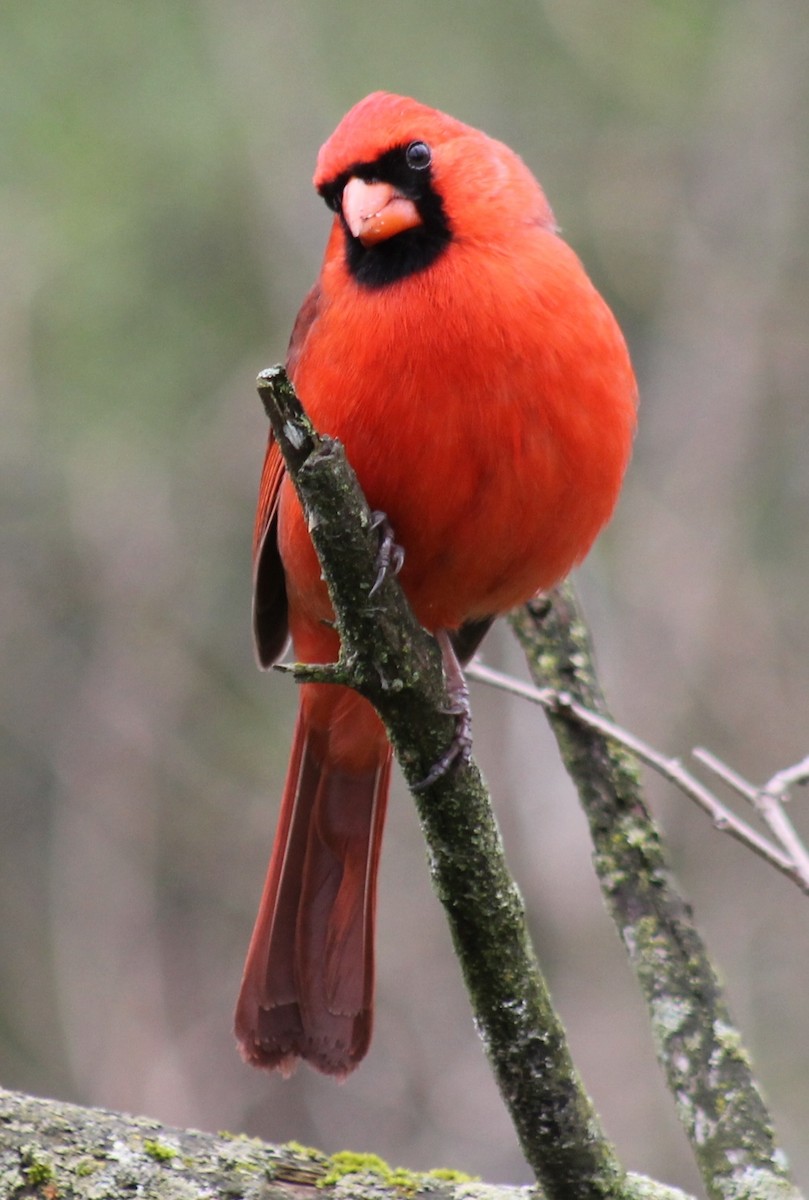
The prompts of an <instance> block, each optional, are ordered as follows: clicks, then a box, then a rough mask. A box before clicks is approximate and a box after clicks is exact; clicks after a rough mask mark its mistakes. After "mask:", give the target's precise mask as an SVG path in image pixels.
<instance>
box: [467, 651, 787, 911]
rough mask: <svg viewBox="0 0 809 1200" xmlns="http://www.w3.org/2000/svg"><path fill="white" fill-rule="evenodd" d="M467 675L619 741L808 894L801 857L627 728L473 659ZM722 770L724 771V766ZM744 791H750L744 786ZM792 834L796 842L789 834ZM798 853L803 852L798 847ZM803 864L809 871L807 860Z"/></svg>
mask: <svg viewBox="0 0 809 1200" xmlns="http://www.w3.org/2000/svg"><path fill="white" fill-rule="evenodd" d="M466 674H467V676H468V677H469V678H470V679H476V680H477V681H478V682H480V683H487V684H489V685H491V686H492V687H496V688H499V689H500V690H501V691H504V692H510V693H511V694H512V695H514V696H520V697H522V698H523V699H524V700H529V701H530V702H531V703H533V704H539V705H540V706H541V707H542V708H544V709H545V710H546V711H547V712H551V713H554V712H556V713H558V712H562V711H564V712H568V713H570V714H571V715H572V716H574V717H575V718H576V720H577V721H579V722H580V723H581V724H582V725H586V726H587V727H588V728H590V729H594V730H597V731H598V732H599V733H602V734H604V735H605V736H606V737H610V738H612V739H613V740H614V741H616V742H618V743H619V745H621V746H624V747H625V749H627V750H631V751H632V753H633V754H635V755H637V757H638V758H639V759H640V760H641V761H642V762H645V763H646V764H647V766H650V767H652V769H653V770H655V771H657V773H658V774H659V775H662V776H663V777H664V779H668V780H669V782H670V783H673V784H675V786H676V787H678V788H679V789H680V791H682V792H684V793H685V795H686V796H688V797H689V798H690V799H691V800H693V801H695V803H696V804H698V805H699V807H700V808H701V809H703V811H704V812H706V813H707V814H708V816H709V817H710V818H711V821H712V822H713V825H714V827H715V828H716V829H718V830H720V831H721V832H723V833H728V834H729V835H730V836H731V837H733V838H736V840H737V841H739V842H742V843H743V844H744V845H746V846H747V847H748V848H749V849H750V850H753V851H754V852H755V853H756V854H758V855H759V856H760V857H761V858H763V859H765V860H766V861H767V862H769V863H770V864H771V865H772V866H774V867H776V869H777V870H779V871H781V873H782V874H784V875H786V876H787V878H789V879H791V880H792V881H793V883H797V884H798V886H799V887H800V888H801V889H802V890H803V891H805V892H807V893H809V874H807V873H806V872H805V871H804V868H803V865H802V858H801V855H800V854H799V855H798V856H797V857H796V856H794V855H793V852H792V849H791V847H790V848H789V849H788V850H787V853H784V852H783V851H782V850H781V849H779V847H778V846H776V845H775V843H774V842H771V841H770V840H769V839H768V838H766V837H764V836H762V834H760V833H758V832H757V831H756V830H755V829H753V827H752V826H751V825H748V823H747V822H746V821H743V820H742V819H741V818H740V817H738V816H736V814H735V813H734V812H733V811H732V809H730V808H728V807H727V805H725V804H723V803H722V801H721V800H720V799H719V797H718V796H716V795H715V794H714V793H713V792H712V791H711V790H710V789H709V788H707V787H706V786H705V784H703V783H702V782H701V781H700V780H699V779H697V777H696V776H695V775H693V774H692V773H691V772H690V771H689V770H688V768H687V767H684V766H683V764H682V762H681V761H680V760H679V759H678V758H667V757H666V756H665V755H663V754H660V753H659V752H658V751H657V750H655V749H654V748H653V747H652V746H650V745H649V744H648V743H647V742H644V741H643V740H642V739H641V738H639V737H636V736H635V734H632V733H629V732H628V731H627V730H626V729H622V728H621V726H620V725H615V724H614V723H613V722H612V721H608V720H606V719H605V718H604V717H600V716H598V715H597V714H596V713H593V712H591V711H590V710H589V709H587V708H585V707H584V706H583V705H581V704H578V703H577V702H576V701H574V700H573V699H571V697H570V696H567V695H566V694H565V693H564V692H557V691H555V690H554V689H553V688H536V687H533V686H532V685H531V684H530V683H522V682H520V680H518V679H514V678H512V677H511V676H510V675H505V674H504V673H503V672H501V671H496V670H494V669H493V668H492V667H487V666H485V665H484V664H483V663H481V662H479V661H477V660H475V661H474V662H471V663H470V664H469V666H468V667H467V668H466ZM702 753H703V752H700V754H699V755H698V757H702ZM695 754H696V752H695ZM706 765H709V764H706ZM722 765H723V766H724V764H722ZM717 773H718V772H717ZM729 773H730V768H726V771H725V772H723V773H722V778H723V779H724V780H725V782H727V783H729V784H730V783H731V781H730V779H729V778H728V775H729ZM737 782H738V784H739V785H743V784H744V780H741V779H740V777H737ZM731 786H734V787H735V788H736V790H740V786H736V784H735V783H733V784H731ZM747 786H748V787H749V785H747ZM750 790H751V791H752V792H754V793H755V792H756V789H755V788H750ZM741 794H742V795H744V796H745V798H746V799H751V802H752V797H751V796H749V795H748V794H747V790H742V791H741ZM790 828H791V826H790ZM792 832H793V834H794V836H795V838H796V839H797V834H795V831H794V829H793V830H792ZM779 841H781V842H782V845H784V846H785V847H786V842H784V841H783V840H782V839H781V837H780V836H779ZM799 844H800V843H799ZM801 849H803V848H802V847H801ZM803 854H806V851H805V850H803ZM806 865H807V866H809V860H808V861H807V864H806Z"/></svg>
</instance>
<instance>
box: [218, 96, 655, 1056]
mask: <svg viewBox="0 0 809 1200" xmlns="http://www.w3.org/2000/svg"><path fill="white" fill-rule="evenodd" d="M425 160H426V161H425ZM315 185H316V187H317V188H318V190H320V191H321V193H322V194H323V195H324V197H325V198H326V200H327V202H329V203H330V205H331V206H332V207H334V208H335V209H336V216H335V219H334V223H333V227H332V231H331V236H330V238H329V241H328V245H327V247H326V253H325V257H324V261H323V266H322V269H321V272H320V277H319V279H318V282H317V284H316V285H315V287H314V288H313V289H312V291H311V292H310V294H309V296H308V297H307V299H306V301H305V302H304V305H303V307H302V309H301V312H300V314H299V316H298V320H297V322H296V325H295V329H294V331H293V336H292V341H291V345H290V350H289V357H288V368H289V371H290V374H291V376H292V379H293V381H294V383H295V386H296V388H297V390H298V392H299V394H300V396H301V398H302V400H303V403H304V405H305V407H306V409H307V412H308V413H309V415H310V417H311V418H312V420H313V422H314V424H315V426H316V427H317V428H318V429H319V430H320V431H321V432H323V433H327V434H331V435H332V436H334V437H337V438H339V439H340V441H341V442H343V444H344V445H345V448H346V451H347V454H348V457H349V460H350V462H351V464H352V466H353V467H354V470H355V471H356V473H357V476H358V477H359V480H360V483H361V484H362V487H363V490H364V492H365V495H366V497H367V499H368V502H369V504H370V505H371V507H372V508H374V509H378V510H381V511H383V512H385V513H386V514H387V517H388V519H389V521H390V523H391V525H392V528H393V530H394V534H395V537H396V541H397V542H398V543H399V544H400V545H401V546H402V547H403V549H404V553H405V558H404V566H403V569H402V571H401V574H400V581H401V583H402V586H403V587H404V589H405V591H406V593H407V595H408V597H409V599H410V602H411V604H412V606H413V608H414V611H415V613H416V615H417V616H418V618H419V620H420V621H421V622H422V623H423V624H424V625H425V626H426V627H427V628H428V629H430V630H432V631H436V630H439V629H446V630H451V631H455V630H458V629H459V628H461V627H463V626H464V625H466V624H468V623H474V622H478V621H483V620H485V619H486V618H490V617H492V616H494V615H496V614H499V613H503V612H506V611H508V610H509V609H510V608H512V607H514V606H515V605H516V604H519V603H522V602H524V601H525V600H527V599H528V598H529V597H530V596H532V595H534V594H535V593H536V592H537V591H539V590H541V589H543V588H546V587H549V586H551V585H552V584H554V583H556V582H558V581H559V580H560V579H561V578H563V577H564V576H565V575H566V574H567V572H568V571H569V570H570V568H571V567H572V566H574V564H575V563H577V562H579V561H580V560H581V559H582V558H583V557H584V555H585V554H586V553H587V551H588V550H589V548H590V546H591V544H592V542H593V540H594V538H595V537H596V535H597V533H598V532H599V530H600V529H601V528H602V526H603V525H604V524H605V522H606V521H607V520H608V518H609V516H610V514H611V512H612V509H613V507H614V505H615V501H616V499H617V496H618V492H619V489H620V485H621V480H622V477H623V473H624V470H625V467H626V463H627V460H628V458H629V453H630V449H631V442H632V436H633V431H634V425H635V401H636V389H635V382H634V377H633V374H632V368H631V365H630V362H629V357H628V354H627V350H626V346H625V344H624V340H623V338H622V336H621V333H620V331H619V329H618V326H617V324H616V322H615V319H614V318H613V316H612V314H611V312H610V310H609V309H608V307H607V306H606V304H605V303H604V301H603V300H602V299H601V297H600V296H599V294H598V293H597V292H596V290H595V289H594V287H593V286H592V284H591V283H590V281H589V279H588V278H587V275H586V274H585V272H584V269H583V267H582V266H581V263H580V262H579V260H578V258H577V257H576V255H575V254H574V253H573V251H572V250H571V249H570V248H569V247H568V246H567V245H566V244H565V242H563V241H562V240H561V239H560V237H559V236H558V234H557V232H556V229H555V226H554V222H553V216H552V213H551V210H550V208H549V206H548V203H547V201H546V199H545V196H544V194H543V192H542V190H541V188H540V187H539V185H538V183H537V182H536V180H535V179H534V177H533V176H532V175H531V173H530V172H529V171H528V169H527V167H526V166H525V165H524V163H523V162H522V161H521V160H520V159H519V158H518V157H517V155H516V154H514V153H513V152H512V151H511V150H509V149H508V147H506V146H504V145H503V144H502V143H500V142H497V141H494V140H493V139H492V138H489V137H487V136H486V135H485V134H483V133H481V132H479V131H478V130H475V129H472V128H470V127H469V126H467V125H464V124H462V123H461V122H460V121H456V120H454V119H453V118H451V117H448V116H446V115H444V114H443V113H439V112H436V111H434V110H432V109H430V108H427V107H425V106H424V105H421V104H418V103H416V102H415V101H413V100H409V99H406V98H403V97H400V96H392V95H387V94H385V93H375V94H373V95H371V96H368V97H367V98H366V99H365V100H363V101H362V102H361V103H360V104H358V105H356V107H355V108H353V109H352V110H351V112H349V113H348V115H347V116H346V117H345V118H344V119H343V121H342V122H341V123H340V125H339V126H338V128H337V130H336V131H335V133H334V134H333V135H332V137H331V138H330V139H329V140H328V141H327V142H326V144H325V145H324V147H323V148H322V150H321V152H320V155H319V157H318V163H317V170H316V173H315ZM255 561H256V574H255V609H254V614H255V616H254V624H255V632H256V641H257V646H258V650H259V657H260V659H261V661H262V663H263V664H264V665H268V664H269V663H270V662H272V661H273V660H274V659H275V657H277V656H278V654H280V653H281V652H282V650H283V646H284V644H285V641H286V637H287V631H288V632H289V633H290V634H291V636H292V641H293V646H294V650H295V655H296V657H297V658H298V659H299V660H301V661H303V662H328V661H333V660H334V659H335V658H336V655H337V651H338V641H337V636H336V634H335V633H334V632H333V631H332V630H331V629H330V628H329V627H328V625H327V624H326V622H328V621H329V619H330V618H331V616H332V612H331V608H330V605H329V600H328V596H327V593H326V589H325V585H324V584H323V581H322V579H321V573H320V566H319V564H318V562H317V559H316V556H315V553H314V549H313V547H312V544H311V541H310V539H309V535H308V533H307V530H306V525H305V520H304V517H303V514H302V511H301V509H300V506H299V503H298V501H297V498H296V496H295V494H294V490H293V488H292V485H291V483H290V481H289V480H288V479H287V478H286V476H285V474H284V471H283V465H282V463H281V458H280V454H279V452H278V449H277V447H276V446H275V444H274V443H273V441H272V439H271V440H270V444H269V447H268V450H267V457H266V460H265V465H264V471H263V475H262V482H261V490H260V496H259V506H258V513H257V517H256V537H255ZM389 771H390V748H389V746H388V743H387V739H386V737H385V733H384V729H383V727H382V725H381V723H380V722H379V719H378V718H377V716H376V714H375V713H374V712H373V710H372V709H371V707H370V706H369V705H368V704H367V702H366V701H364V700H362V699H361V698H360V697H358V696H357V695H355V694H354V693H352V692H349V691H346V690H345V689H343V688H338V687H332V686H325V685H306V686H304V687H302V688H301V697H300V712H299V716H298V722H297V726H296V730H295V737H294V742H293V751H292V760H291V762H290V767H289V773H288V776H287V783H286V788H285V791H284V795H283V799H282V805H281V816H280V820H279V826H278V831H277V834H276V842H275V849H274V851H273V856H272V859H271V862H270V867H269V871H268V876H267V882H266V885H265V890H264V895H263V897H262V901H261V907H260V910H259V915H258V919H257V922H256V927H255V930H254V933H253V938H252V941H251V943H250V949H249V951H248V956H247V962H246V965H245V973H244V979H243V983H242V991H241V995H240V997H239V1003H238V1007H237V1013H236V1031H237V1035H238V1038H239V1041H240V1043H241V1047H242V1051H243V1053H244V1055H245V1057H246V1058H247V1059H248V1060H249V1061H251V1062H254V1063H256V1064H257V1065H261V1066H268V1067H279V1068H280V1069H281V1070H282V1071H284V1072H285V1073H286V1072H289V1071H290V1070H291V1069H292V1068H293V1067H294V1065H295V1062H296V1060H297V1059H298V1058H304V1059H306V1060H308V1061H309V1062H310V1063H311V1064H312V1065H313V1066H315V1067H317V1068H319V1069H320V1070H322V1071H325V1072H327V1073H330V1074H334V1075H338V1076H343V1075H345V1074H346V1073H347V1072H349V1071H351V1070H352V1069H353V1068H354V1067H355V1066H356V1065H357V1063H358V1062H359V1060H360V1059H361V1058H362V1056H363V1055H364V1053H365V1052H366V1050H367V1047H368V1041H369V1039H370V1034H371V1019H372V1002H373V995H372V993H373V924H374V904H375V882H376V874H377V865H378V859H379V849H380V840H381V835H382V824H383V819H384V810H385V804H386V800H387V787H388V776H389Z"/></svg>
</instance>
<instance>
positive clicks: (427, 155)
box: [405, 142, 433, 171]
mask: <svg viewBox="0 0 809 1200" xmlns="http://www.w3.org/2000/svg"><path fill="white" fill-rule="evenodd" d="M432 160H433V152H432V150H431V149H430V147H429V146H428V145H427V143H426V142H411V143H410V145H409V146H408V147H407V149H406V150H405V162H406V163H407V165H408V166H409V167H411V168H412V169H413V170H414V171H424V170H425V169H426V168H427V167H429V165H430V163H431V162H432Z"/></svg>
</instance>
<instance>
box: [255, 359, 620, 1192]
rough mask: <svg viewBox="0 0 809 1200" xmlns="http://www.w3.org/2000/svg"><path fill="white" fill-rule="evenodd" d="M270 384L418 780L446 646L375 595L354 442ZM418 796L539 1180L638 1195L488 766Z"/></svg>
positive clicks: (436, 746) (384, 704)
mask: <svg viewBox="0 0 809 1200" xmlns="http://www.w3.org/2000/svg"><path fill="white" fill-rule="evenodd" d="M259 390H260V394H261V397H262V401H263V403H264V405H265V408H266V410H267V412H268V415H269V417H270V420H271V422H272V426H273V431H274V434H275V437H276V438H277V440H278V443H279V446H280V448H281V451H282V453H283V454H284V457H285V460H286V463H287V467H288V470H289V473H290V475H291V476H292V479H293V482H294V483H295V486H296V488H297V489H298V493H299V495H300V497H301V501H302V503H303V506H304V510H305V512H306V515H307V519H308V523H309V528H310V530H311V533H312V540H313V542H314V544H315V548H316V550H317V552H318V555H319V557H320V561H321V565H322V567H323V574H324V577H325V579H326V582H327V585H328V587H329V592H330V595H331V600H332V604H333V607H334V611H335V616H336V621H337V626H338V629H339V632H340V637H341V642H342V652H341V657H340V662H339V664H338V674H339V678H340V680H341V682H349V683H350V684H351V686H353V687H355V688H356V689H357V691H359V692H361V693H362V694H363V695H364V696H366V697H367V698H368V699H369V700H370V701H371V702H372V703H373V704H374V705H375V707H376V708H377V710H378V712H379V713H380V715H381V717H382V719H383V720H384V722H385V725H386V727H387V729H388V732H389V735H390V738H391V742H392V744H393V746H394V749H395V751H396V754H397V757H398V759H399V762H400V763H401V765H402V768H403V771H404V774H405V777H406V779H407V780H408V782H409V783H410V784H411V786H413V785H415V784H418V783H419V782H420V781H421V780H423V779H424V777H425V775H426V774H427V772H428V771H429V769H430V767H431V766H432V764H433V763H434V762H435V761H436V760H437V759H438V758H440V756H441V755H442V754H443V753H444V751H445V750H446V748H447V746H448V745H449V743H450V740H451V738H452V736H453V734H454V720H453V718H452V717H450V716H448V715H447V711H448V709H449V708H450V698H449V696H448V695H447V692H446V686H445V682H444V679H443V671H442V668H441V660H440V654H439V652H438V649H437V646H436V645H435V643H434V641H433V639H432V638H430V637H429V635H427V634H426V633H425V632H424V630H423V629H421V627H420V626H419V625H418V623H417V622H416V621H415V618H414V617H413V616H412V614H411V612H410V610H409V607H408V605H407V602H406V600H405V597H404V595H403V593H402V591H401V588H400V587H399V585H398V583H397V582H396V580H395V579H394V578H392V577H388V578H386V579H385V581H384V583H383V584H382V586H381V587H380V588H379V589H378V591H377V592H376V593H375V594H374V595H373V597H371V598H370V599H369V596H370V593H371V588H372V586H373V584H374V581H375V578H376V573H377V569H376V563H375V556H376V552H377V548H378V540H377V535H376V533H375V532H374V530H373V529H372V525H371V514H370V512H369V510H368V507H367V505H366V504H365V501H364V499H363V497H362V493H361V491H360V489H359V486H358V484H357V481H356V477H355V476H354V474H353V472H352V471H351V468H350V467H349V465H348V463H347V462H346V459H345V456H344V454H343V451H342V448H341V447H340V446H339V445H338V444H337V443H336V442H334V441H332V440H331V439H328V438H321V437H320V436H319V435H318V434H317V433H316V432H315V430H314V429H313V428H312V426H311V423H310V422H309V421H308V419H307V417H306V416H305V414H304V413H303V410H302V409H301V407H300V404H299V402H298V400H297V398H296V396H295V393H294V391H293V389H292V387H291V385H290V383H289V381H288V380H287V379H286V376H285V374H284V373H283V371H282V370H281V369H280V368H273V369H272V370H271V371H269V372H264V373H263V375H262V376H260V377H259ZM306 677H307V678H310V677H311V671H307V673H306ZM323 677H324V678H326V679H328V678H329V677H330V672H328V671H327V672H326V673H325V674H324V676H323ZM414 795H415V800H416V805H417V808H418V813H419V817H420V820H421V824H422V829H423V831H424V835H425V838H426V840H427V844H428V849H429V857H430V865H431V870H432V877H433V882H434V885H435V888H436V891H437V893H438V895H439V897H440V899H441V901H442V903H443V905H444V908H445V910H446V913H447V917H448V920H449V923H450V929H451V932H452V936H453V940H454V943H455V948H456V951H457V954H458V957H459V960H460V963H461V967H462V970H463V973H464V977H465V980H466V984H467V989H468V991H469V995H470V998H471V1002H472V1007H473V1009H474V1015H475V1021H476V1024H477V1027H478V1029H479V1031H480V1033H481V1036H482V1038H483V1041H484V1044H485V1047H486V1050H487V1053H488V1056H489V1060H490V1062H491V1065H492V1068H493V1070H494V1073H495V1076H496V1078H497V1081H498V1084H499V1086H500V1090H501V1092H502V1095H503V1097H504V1100H505V1102H506V1104H507V1106H508V1108H509V1110H510V1113H511V1116H512V1119H513V1121H514V1125H515V1128H516V1130H517V1135H518V1137H519V1139H520V1143H521V1145H522V1148H523V1151H524V1153H525V1155H526V1158H527V1159H528V1162H529V1163H530V1165H531V1167H532V1169H533V1170H534V1172H535V1173H536V1176H537V1179H538V1180H539V1181H540V1183H541V1184H542V1186H543V1187H544V1189H545V1191H546V1192H547V1194H548V1196H549V1197H555V1198H559V1200H562V1198H563V1200H576V1198H577V1197H581V1198H582V1200H583V1198H584V1197H587V1198H588V1200H591V1198H592V1197H596V1196H604V1197H606V1196H610V1197H617V1196H622V1195H627V1194H629V1192H628V1191H626V1190H625V1184H624V1178H623V1171H622V1170H621V1168H620V1166H619V1164H618V1161H617V1158H616V1156H615V1154H614V1151H613V1149H612V1147H611V1145H610V1144H609V1142H608V1141H607V1139H606V1138H605V1136H604V1134H603V1133H602V1131H601V1128H600V1126H599V1122H598V1118H597V1116H596V1114H595V1111H594V1109H593V1106H592V1104H591V1102H590V1099H589V1097H588V1096H587V1094H586V1092H585V1090H584V1088H583V1086H582V1084H581V1081H580V1079H579V1077H578V1074H577V1072H576V1070H575V1067H574V1066H573V1062H572V1060H571V1057H570V1053H569V1050H568V1047H567V1042H566V1038H565V1034H564V1030H563V1028H562V1026H561V1023H560V1021H559V1019H558V1017H557V1016H556V1013H555V1012H554V1009H553V1006H552V1004H551V1000H550V997H549V994H548V990H547V987H546V985H545V982H544V980H543V978H542V975H541V973H540V971H539V967H538V964H537V962H536V958H535V955H534V952H533V949H532V946H531V942H530V939H529V937H528V932H527V927H526V920H525V912H524V909H523V904H522V900H521V898H520V895H519V893H518V891H517V889H516V887H515V885H514V882H513V880H512V879H511V877H510V875H509V873H508V870H507V867H506V863H505V858H504V854H503V848H502V843H501V840H500V834H499V830H498V828H497V825H496V822H495V819H494V815H493V813H492V809H491V804H490V801H489V797H488V794H487V792H486V788H485V786H484V783H483V780H482V779H481V776H480V773H479V771H478V769H477V767H476V766H475V764H474V763H473V762H470V763H467V764H464V765H462V766H461V767H460V768H459V769H457V770H455V771H453V772H451V773H450V774H449V775H445V776H444V777H442V778H441V779H439V780H438V781H437V782H436V783H434V784H433V785H431V786H430V787H429V788H427V789H426V790H424V791H420V792H418V793H414Z"/></svg>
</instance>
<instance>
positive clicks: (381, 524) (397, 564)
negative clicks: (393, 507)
mask: <svg viewBox="0 0 809 1200" xmlns="http://www.w3.org/2000/svg"><path fill="white" fill-rule="evenodd" d="M371 528H372V529H378V530H380V534H379V550H378V551H377V555H376V566H377V572H376V579H375V580H374V583H373V586H372V588H371V590H370V592H369V593H368V595H369V597H370V596H373V595H374V594H375V593H376V592H378V591H379V589H380V588H381V586H382V584H383V583H384V581H385V577H386V576H387V574H388V572H389V571H393V574H394V575H398V574H399V572H400V571H401V569H402V567H403V566H404V558H405V552H404V548H403V547H402V546H400V545H399V544H398V542H396V540H395V539H394V536H393V527H392V525H391V523H390V521H389V520H388V518H387V516H386V515H385V513H383V512H373V513H371Z"/></svg>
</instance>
